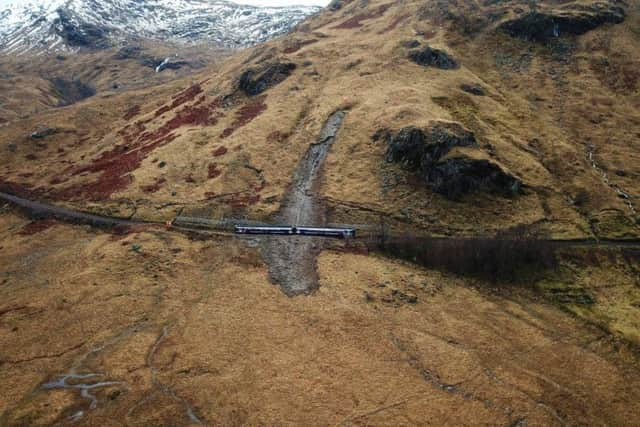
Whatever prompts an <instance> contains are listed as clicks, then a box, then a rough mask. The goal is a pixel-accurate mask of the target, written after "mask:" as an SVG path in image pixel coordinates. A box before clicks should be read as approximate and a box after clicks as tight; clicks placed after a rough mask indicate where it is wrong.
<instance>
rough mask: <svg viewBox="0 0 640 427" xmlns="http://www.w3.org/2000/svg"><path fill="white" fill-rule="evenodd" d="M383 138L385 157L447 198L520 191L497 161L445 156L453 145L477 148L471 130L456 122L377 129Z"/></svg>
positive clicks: (454, 146)
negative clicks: (385, 144) (483, 192)
mask: <svg viewBox="0 0 640 427" xmlns="http://www.w3.org/2000/svg"><path fill="white" fill-rule="evenodd" d="M375 137H376V138H377V139H382V138H384V139H386V141H387V152H386V156H385V158H386V160H387V162H391V163H400V164H402V165H403V167H404V168H405V169H407V170H409V171H411V172H413V173H415V174H417V175H418V176H419V177H420V178H421V179H423V180H424V181H425V182H426V183H427V184H428V185H429V186H430V187H431V188H432V189H433V190H434V191H436V192H437V193H440V194H442V195H444V196H445V197H447V198H450V199H458V198H460V197H461V196H462V195H464V194H466V193H470V192H474V191H485V192H490V193H495V194H501V195H514V194H517V193H519V192H520V190H521V186H522V183H521V182H520V180H519V179H517V178H515V177H513V176H511V175H510V174H508V173H506V172H505V171H503V170H502V168H501V167H500V166H498V165H497V164H495V163H493V162H491V161H489V160H486V159H476V158H472V157H469V156H466V155H464V154H462V153H456V155H454V156H450V157H449V156H448V155H449V154H450V153H451V151H452V150H453V149H454V148H457V147H471V148H478V143H477V141H476V139H475V137H474V135H473V133H472V132H470V131H468V130H466V129H465V128H463V127H462V126H461V125H459V124H457V123H443V122H436V123H434V124H432V125H431V126H429V127H428V128H427V129H421V128H417V127H406V128H403V129H400V130H399V131H398V132H397V133H395V134H394V133H392V132H387V131H382V132H377V133H376V135H375Z"/></svg>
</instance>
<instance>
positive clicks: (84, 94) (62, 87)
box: [50, 78, 96, 107]
mask: <svg viewBox="0 0 640 427" xmlns="http://www.w3.org/2000/svg"><path fill="white" fill-rule="evenodd" d="M50 81H51V84H52V85H53V87H54V89H55V90H56V92H57V93H56V94H57V95H58V98H59V99H60V100H59V102H58V106H59V107H63V106H65V105H71V104H74V103H76V102H78V101H82V100H83V99H86V98H90V97H92V96H93V95H95V94H96V90H95V89H94V88H93V87H91V86H89V85H87V84H84V83H82V82H81V81H80V80H65V79H61V78H55V79H51V80H50Z"/></svg>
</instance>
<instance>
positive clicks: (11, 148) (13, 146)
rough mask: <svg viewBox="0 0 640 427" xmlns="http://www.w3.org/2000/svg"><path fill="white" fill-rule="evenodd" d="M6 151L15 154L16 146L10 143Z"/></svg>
mask: <svg viewBox="0 0 640 427" xmlns="http://www.w3.org/2000/svg"><path fill="white" fill-rule="evenodd" d="M7 150H9V151H11V152H12V153H15V152H16V150H18V145H17V144H16V143H14V142H10V143H8V144H7Z"/></svg>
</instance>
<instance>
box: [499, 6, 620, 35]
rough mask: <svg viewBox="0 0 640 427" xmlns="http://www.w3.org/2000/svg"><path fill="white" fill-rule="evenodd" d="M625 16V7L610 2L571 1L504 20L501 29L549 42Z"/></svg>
mask: <svg viewBox="0 0 640 427" xmlns="http://www.w3.org/2000/svg"><path fill="white" fill-rule="evenodd" d="M624 19H625V11H624V9H623V8H622V7H620V6H617V5H614V4H611V3H609V2H595V3H592V4H569V5H566V6H564V7H560V8H557V9H546V10H539V11H532V12H529V13H527V14H525V15H522V16H519V17H517V18H515V19H510V20H508V21H505V22H503V23H502V24H500V26H499V29H501V30H502V31H504V32H506V33H507V34H509V35H510V36H512V37H517V38H520V39H523V40H532V41H536V42H546V41H548V40H550V39H553V38H556V37H560V36H561V35H565V34H570V35H580V34H584V33H586V32H587V31H591V30H593V29H595V28H597V27H599V26H601V25H603V24H606V23H612V24H619V23H621V22H623V21H624Z"/></svg>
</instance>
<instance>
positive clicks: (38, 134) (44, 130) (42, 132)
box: [31, 126, 58, 139]
mask: <svg viewBox="0 0 640 427" xmlns="http://www.w3.org/2000/svg"><path fill="white" fill-rule="evenodd" d="M56 133H58V129H56V128H50V127H48V126H47V127H41V128H39V129H38V130H36V131H35V132H33V133H32V134H31V138H33V139H44V138H46V137H48V136H50V135H54V134H56Z"/></svg>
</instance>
